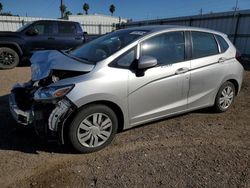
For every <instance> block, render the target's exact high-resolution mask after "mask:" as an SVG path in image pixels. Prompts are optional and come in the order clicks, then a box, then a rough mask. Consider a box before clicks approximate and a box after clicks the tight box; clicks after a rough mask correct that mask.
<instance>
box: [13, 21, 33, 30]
mask: <svg viewBox="0 0 250 188" xmlns="http://www.w3.org/2000/svg"><path fill="white" fill-rule="evenodd" d="M32 23H33V22H28V23H27V24H25V25H23V26H22V27H20V28H19V29H17V30H16V31H17V32H21V31H23V30H25V29H26V28H27V27H29V26H30V25H31V24H32Z"/></svg>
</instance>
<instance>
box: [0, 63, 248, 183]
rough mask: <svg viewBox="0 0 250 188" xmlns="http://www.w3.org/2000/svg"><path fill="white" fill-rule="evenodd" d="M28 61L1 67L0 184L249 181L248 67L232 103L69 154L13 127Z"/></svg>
mask: <svg viewBox="0 0 250 188" xmlns="http://www.w3.org/2000/svg"><path fill="white" fill-rule="evenodd" d="M29 77H30V71H29V68H27V67H22V68H20V67H19V68H15V69H14V70H4V71H3V70H2V71H0V80H1V82H0V119H1V120H0V185H1V187H135V186H136V187H158V186H159V187H250V72H249V71H248V72H246V79H245V82H244V85H243V88H242V91H241V93H240V95H239V96H238V97H237V99H236V101H235V103H234V106H233V107H232V109H231V110H230V111H228V112H226V113H223V114H214V113H212V112H211V111H210V110H201V111H196V112H193V113H189V114H185V115H182V116H179V117H174V118H170V119H166V120H163V121H159V122H157V123H153V124H149V125H145V126H141V127H138V128H135V129H131V130H128V131H125V132H122V133H119V134H118V135H117V136H116V139H115V140H114V141H113V143H112V144H111V145H110V146H109V147H107V148H106V149H104V150H102V151H99V152H97V153H92V154H88V155H80V154H74V153H72V152H70V151H69V150H68V149H66V148H64V147H60V146H58V145H57V144H55V143H44V142H43V141H41V140H39V139H38V138H37V137H36V135H35V133H34V132H33V130H32V129H27V128H26V129H25V128H22V127H19V126H17V125H16V123H15V122H14V121H13V120H12V118H11V116H10V113H9V111H8V93H9V90H10V88H11V86H12V85H13V84H14V83H16V82H23V81H26V80H28V79H29Z"/></svg>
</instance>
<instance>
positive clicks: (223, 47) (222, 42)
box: [216, 35, 229, 53]
mask: <svg viewBox="0 0 250 188" xmlns="http://www.w3.org/2000/svg"><path fill="white" fill-rule="evenodd" d="M216 38H217V40H218V42H219V44H220V49H221V53H223V52H225V51H226V50H227V49H228V48H229V45H228V43H227V42H226V41H225V39H224V38H223V37H222V36H220V35H216Z"/></svg>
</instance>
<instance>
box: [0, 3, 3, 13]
mask: <svg viewBox="0 0 250 188" xmlns="http://www.w3.org/2000/svg"><path fill="white" fill-rule="evenodd" d="M2 10H3V4H2V3H1V2H0V12H2Z"/></svg>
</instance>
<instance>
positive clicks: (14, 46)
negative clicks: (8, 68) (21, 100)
mask: <svg viewBox="0 0 250 188" xmlns="http://www.w3.org/2000/svg"><path fill="white" fill-rule="evenodd" d="M0 47H7V48H11V49H13V50H15V51H16V52H17V53H18V55H19V57H21V56H22V55H23V51H22V49H21V47H20V46H19V45H18V44H17V43H16V42H7V41H1V42H0Z"/></svg>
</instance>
